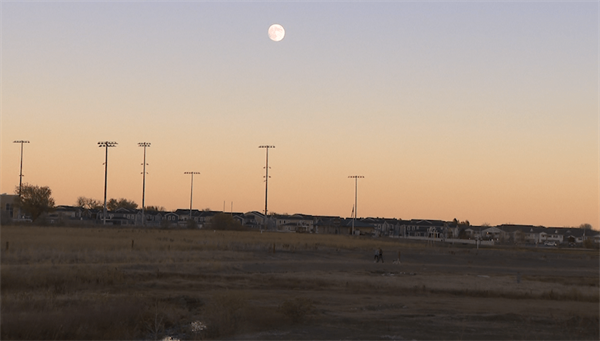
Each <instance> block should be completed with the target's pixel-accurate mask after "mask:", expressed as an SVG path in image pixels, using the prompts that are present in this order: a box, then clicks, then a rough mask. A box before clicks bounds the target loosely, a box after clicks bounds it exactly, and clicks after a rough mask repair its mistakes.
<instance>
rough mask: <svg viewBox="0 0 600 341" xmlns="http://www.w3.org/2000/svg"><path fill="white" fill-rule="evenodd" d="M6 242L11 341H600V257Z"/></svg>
mask: <svg viewBox="0 0 600 341" xmlns="http://www.w3.org/2000/svg"><path fill="white" fill-rule="evenodd" d="M1 238H2V239H1V240H2V244H1V250H2V254H1V256H2V260H1V265H2V273H1V280H2V282H1V285H2V289H1V292H2V297H1V298H2V307H1V313H2V316H1V335H0V336H1V338H2V339H162V338H163V337H165V336H172V337H175V338H180V339H237V340H258V339H260V340H281V339H294V340H298V339H369V340H402V339H409V340H410V339H417V340H423V339H429V340H431V339H478V340H481V339H526V340H548V339H558V340H584V339H590V340H597V339H598V338H599V328H600V324H599V309H600V308H599V257H598V256H599V255H598V250H575V249H568V250H566V249H550V248H538V249H535V248H530V249H508V248H484V249H479V250H476V249H475V248H474V247H473V246H469V247H464V246H460V247H459V246H456V247H453V246H451V245H427V244H425V243H417V242H407V241H403V240H397V239H396V240H394V239H370V238H369V239H365V238H357V237H350V236H334V235H309V234H295V233H289V234H283V233H262V234H261V233H258V232H225V231H216V232H213V231H199V230H195V231H190V230H160V229H116V228H54V227H51V228H48V227H6V226H3V227H2V229H1ZM376 247H381V248H382V249H383V250H384V260H385V263H374V262H373V249H374V248H376ZM398 251H401V261H402V262H401V264H394V263H393V260H395V259H396V258H397V257H398ZM194 321H201V322H202V323H204V324H206V326H207V328H206V329H205V330H203V331H197V332H194V330H193V328H192V327H191V323H192V322H194Z"/></svg>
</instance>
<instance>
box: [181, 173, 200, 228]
mask: <svg viewBox="0 0 600 341" xmlns="http://www.w3.org/2000/svg"><path fill="white" fill-rule="evenodd" d="M183 174H190V175H191V176H192V185H191V190H190V191H191V194H190V220H192V199H193V198H194V174H200V172H183Z"/></svg>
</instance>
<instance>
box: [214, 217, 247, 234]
mask: <svg viewBox="0 0 600 341" xmlns="http://www.w3.org/2000/svg"><path fill="white" fill-rule="evenodd" d="M207 228H208V229H211V230H238V231H239V230H245V228H244V227H243V226H242V224H241V223H240V222H239V221H237V220H235V219H233V217H232V216H231V215H230V214H226V213H217V214H216V215H215V216H214V217H213V218H212V219H211V220H210V224H208V227H207Z"/></svg>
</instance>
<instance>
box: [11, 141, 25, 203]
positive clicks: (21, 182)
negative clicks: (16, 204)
mask: <svg viewBox="0 0 600 341" xmlns="http://www.w3.org/2000/svg"><path fill="white" fill-rule="evenodd" d="M13 143H20V144H21V168H20V169H19V198H20V197H21V190H22V189H23V143H29V141H23V140H20V141H13Z"/></svg>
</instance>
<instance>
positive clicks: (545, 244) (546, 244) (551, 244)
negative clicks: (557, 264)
mask: <svg viewBox="0 0 600 341" xmlns="http://www.w3.org/2000/svg"><path fill="white" fill-rule="evenodd" d="M544 246H556V242H545V243H544Z"/></svg>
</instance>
